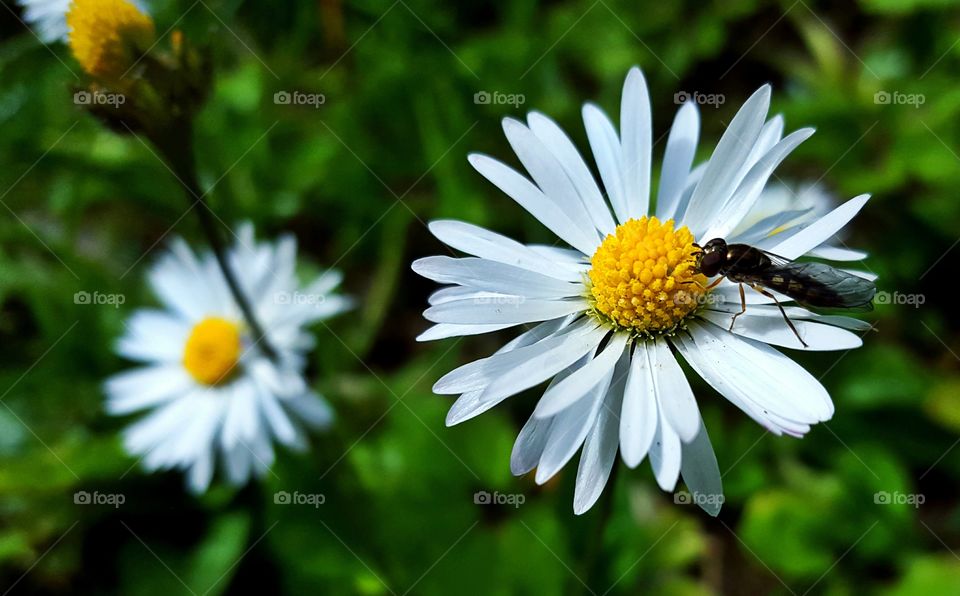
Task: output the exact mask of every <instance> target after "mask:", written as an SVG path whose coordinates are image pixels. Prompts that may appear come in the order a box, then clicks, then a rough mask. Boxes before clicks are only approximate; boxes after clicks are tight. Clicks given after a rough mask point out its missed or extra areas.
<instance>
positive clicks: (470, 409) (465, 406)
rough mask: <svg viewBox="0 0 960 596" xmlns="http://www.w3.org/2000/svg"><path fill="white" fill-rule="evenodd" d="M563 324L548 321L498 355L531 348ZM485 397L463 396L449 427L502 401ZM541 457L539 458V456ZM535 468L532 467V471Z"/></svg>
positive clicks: (477, 394)
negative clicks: (484, 398)
mask: <svg viewBox="0 0 960 596" xmlns="http://www.w3.org/2000/svg"><path fill="white" fill-rule="evenodd" d="M561 325H563V323H562V322H561V320H557V321H548V322H546V323H541V324H540V325H539V326H537V327H536V328H534V329H531V330H530V331H527V332H526V333H523V334H522V335H520V336H518V337H516V338H515V339H514V340H513V341H511V342H509V343H508V344H506V345H504V346H503V347H502V348H500V349H499V350H497V351H496V354H503V353H506V352H510V351H512V350H516V349H517V348H522V347H525V346H530V345H533V344H535V343H536V342H538V341H540V340H541V339H543V338H545V337H548V336H550V335H552V334H553V333H555V332H556V331H558V330H559V329H560V328H561ZM562 375H563V371H561V373H560V374H559V375H557V377H554V380H556V379H558V378H560V376H562ZM481 395H483V391H480V390H478V391H470V392H467V393H464V394H463V395H461V396H460V397H459V398H458V399H457V401H456V402H454V404H453V405H452V406H450V410H449V411H448V412H447V421H446V423H447V426H453V425H455V424H460V423H461V422H464V421H466V420H470V419H471V418H473V417H475V416H479V415H480V414H482V413H484V412H486V411H487V410H489V409H491V408H493V407H494V406H496V405H497V404H499V403H500V402H501V401H503V400H502V399H501V400H481V399H480V396H481ZM507 397H509V396H504V397H503V399H506V398H507ZM537 457H539V456H537ZM532 468H533V466H531V469H532Z"/></svg>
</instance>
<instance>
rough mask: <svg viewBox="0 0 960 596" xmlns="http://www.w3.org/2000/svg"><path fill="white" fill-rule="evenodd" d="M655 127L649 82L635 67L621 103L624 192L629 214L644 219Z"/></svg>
mask: <svg viewBox="0 0 960 596" xmlns="http://www.w3.org/2000/svg"><path fill="white" fill-rule="evenodd" d="M652 127H653V124H652V121H651V116H650V95H649V93H648V92H647V82H646V80H644V78H643V73H642V72H640V69H639V68H637V67H633V68H631V69H630V72H628V73H627V79H626V81H624V83H623V96H622V98H621V102H620V142H621V146H622V151H623V153H622V155H623V180H624V184H623V190H624V194H625V198H626V203H627V205H626V206H627V212H628V213H629V214H630V215H631V216H633V217H641V216H643V215H646V214H647V213H648V212H649V207H650V153H651V147H652V145H653V132H652Z"/></svg>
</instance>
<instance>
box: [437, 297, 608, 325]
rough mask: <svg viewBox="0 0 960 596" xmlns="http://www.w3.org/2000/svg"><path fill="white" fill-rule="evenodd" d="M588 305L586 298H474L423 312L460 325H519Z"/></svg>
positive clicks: (550, 317)
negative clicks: (508, 301)
mask: <svg viewBox="0 0 960 596" xmlns="http://www.w3.org/2000/svg"><path fill="white" fill-rule="evenodd" d="M589 307H590V305H589V304H587V301H586V300H584V299H582V298H578V299H574V300H521V301H519V302H517V303H515V304H502V303H493V302H488V303H478V302H477V301H476V300H457V301H456V302H447V303H444V304H437V305H436V306H431V307H430V308H428V309H427V310H425V311H423V316H424V318H426V319H427V320H428V321H431V322H433V323H455V324H460V325H507V324H510V325H519V324H521V323H533V322H536V321H546V320H548V319H555V318H557V317H562V316H565V315H569V314H571V313H576V312H584V311H586V310H587V309H588V308H589Z"/></svg>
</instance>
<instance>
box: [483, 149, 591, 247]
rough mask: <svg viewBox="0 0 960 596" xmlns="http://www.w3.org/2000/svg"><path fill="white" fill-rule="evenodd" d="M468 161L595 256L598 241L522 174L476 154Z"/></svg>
mask: <svg viewBox="0 0 960 596" xmlns="http://www.w3.org/2000/svg"><path fill="white" fill-rule="evenodd" d="M468 159H469V160H470V165H472V166H473V167H474V169H476V170H477V171H478V172H480V174H482V175H483V176H484V177H485V178H486V179H487V180H489V181H490V182H492V183H493V184H494V185H495V186H496V187H497V188H499V189H500V190H502V191H503V192H504V193H505V194H506V195H507V196H509V197H510V198H511V199H513V200H514V201H516V202H517V203H518V204H519V205H520V206H521V207H523V208H524V209H526V210H527V211H528V212H529V213H530V215H532V216H534V217H535V218H536V219H537V220H538V221H539V222H540V223H542V224H543V225H545V226H546V227H547V229H549V230H550V231H551V232H553V233H554V234H556V235H557V236H558V237H559V238H560V239H561V240H563V241H565V242H566V243H567V244H569V245H570V246H572V247H574V248H576V249H577V250H579V251H580V252H582V253H583V254H585V255H592V254H593V252H594V251H595V250H596V248H597V246H598V242H597V241H596V240H595V239H594V238H592V237H590V236H586V235H584V234H583V232H582V231H581V229H580V227H579V226H578V225H577V224H575V223H574V222H572V221H570V218H569V217H567V215H566V214H565V213H563V212H562V211H561V210H559V209H557V206H556V204H555V203H554V202H553V201H551V200H550V199H549V198H548V197H547V196H546V195H544V194H543V192H541V191H540V189H539V188H537V187H536V186H535V185H534V184H533V183H532V182H530V181H529V180H527V179H526V178H525V177H524V176H523V175H521V174H520V173H518V172H517V171H515V170H513V169H512V168H510V167H509V166H507V165H506V164H504V163H502V162H499V161H497V160H495V159H493V158H492V157H489V156H486V155H480V154H477V153H474V154H471V155H470V156H469V157H468Z"/></svg>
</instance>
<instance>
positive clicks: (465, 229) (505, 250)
mask: <svg viewBox="0 0 960 596" xmlns="http://www.w3.org/2000/svg"><path fill="white" fill-rule="evenodd" d="M428 228H429V229H430V232H431V233H432V234H433V235H434V236H436V237H437V239H439V240H440V241H441V242H443V243H444V244H447V245H448V246H451V247H453V248H455V249H457V250H460V251H463V252H465V253H467V254H470V255H473V256H476V257H481V258H484V259H489V260H491V261H497V262H499V263H505V264H507V265H513V266H514V267H521V268H523V269H528V270H530V271H536V272H539V273H541V274H543V275H547V276H549V277H555V278H557V279H562V280H564V281H580V280H581V279H582V277H581V276H580V275H579V274H578V273H576V272H574V271H571V270H570V269H569V268H566V267H562V266H559V265H557V264H555V263H553V262H552V261H551V260H550V259H547V258H545V257H544V256H543V255H541V254H539V253H537V252H536V251H534V250H532V249H530V248H529V247H526V246H524V245H522V244H520V243H519V242H517V241H515V240H513V239H511V238H507V237H506V236H503V235H501V234H497V233H495V232H491V231H490V230H486V229H484V228H481V227H480V226H475V225H471V224H468V223H464V222H462V221H454V220H439V221H432V222H430V223H429V224H428Z"/></svg>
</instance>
